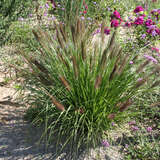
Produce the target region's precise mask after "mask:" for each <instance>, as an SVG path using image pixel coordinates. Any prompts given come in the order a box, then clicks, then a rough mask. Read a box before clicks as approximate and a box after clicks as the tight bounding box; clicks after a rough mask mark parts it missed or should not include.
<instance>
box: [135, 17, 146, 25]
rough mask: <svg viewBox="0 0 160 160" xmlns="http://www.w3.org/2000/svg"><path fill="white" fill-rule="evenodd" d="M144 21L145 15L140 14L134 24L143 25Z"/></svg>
mask: <svg viewBox="0 0 160 160" xmlns="http://www.w3.org/2000/svg"><path fill="white" fill-rule="evenodd" d="M143 22H144V17H143V16H139V17H138V18H136V20H135V21H134V24H136V25H142V24H143Z"/></svg>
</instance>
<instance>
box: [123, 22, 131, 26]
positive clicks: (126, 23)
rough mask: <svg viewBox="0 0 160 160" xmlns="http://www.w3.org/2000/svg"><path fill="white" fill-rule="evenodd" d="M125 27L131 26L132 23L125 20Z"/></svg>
mask: <svg viewBox="0 0 160 160" xmlns="http://www.w3.org/2000/svg"><path fill="white" fill-rule="evenodd" d="M124 25H125V26H126V27H131V26H132V24H131V23H130V22H125V24H124Z"/></svg>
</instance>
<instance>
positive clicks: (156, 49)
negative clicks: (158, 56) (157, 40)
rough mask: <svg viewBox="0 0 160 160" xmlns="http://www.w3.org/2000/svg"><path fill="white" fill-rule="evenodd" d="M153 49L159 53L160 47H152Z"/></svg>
mask: <svg viewBox="0 0 160 160" xmlns="http://www.w3.org/2000/svg"><path fill="white" fill-rule="evenodd" d="M151 49H152V51H155V52H157V53H159V49H158V48H155V47H152V48H151Z"/></svg>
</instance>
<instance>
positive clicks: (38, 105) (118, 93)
mask: <svg viewBox="0 0 160 160" xmlns="http://www.w3.org/2000/svg"><path fill="white" fill-rule="evenodd" d="M103 25H104V24H103ZM103 25H102V28H103V27H104V26H103ZM55 30H56V39H55V38H53V37H54V36H53V34H54V33H53V32H52V31H47V32H46V31H44V30H42V29H41V28H38V29H34V30H33V34H34V36H35V39H36V41H37V42H38V44H36V45H35V43H32V45H33V53H32V54H29V53H25V52H24V51H22V50H21V51H20V54H21V55H22V57H23V58H24V59H25V62H26V63H27V64H28V68H25V69H21V71H22V74H21V75H23V78H24V81H23V85H24V87H23V88H27V89H28V90H30V93H29V95H28V97H26V99H27V101H28V102H29V104H30V105H31V107H32V108H31V109H29V110H28V112H27V115H26V117H29V119H30V120H33V122H34V123H35V124H41V123H45V124H46V127H45V131H44V134H43V136H45V135H47V140H48V141H47V142H50V141H51V140H53V141H56V144H57V153H60V152H61V151H62V150H63V149H64V148H65V146H66V145H67V144H70V147H68V148H69V149H70V151H71V152H70V153H71V155H72V154H75V155H77V153H78V152H79V149H80V148H81V147H82V146H87V148H88V147H90V146H92V147H95V146H97V145H98V144H100V143H101V142H102V135H103V132H105V131H106V130H109V128H110V126H111V124H112V123H113V122H116V123H121V122H122V121H123V120H124V119H125V118H126V117H127V116H128V115H131V114H130V113H128V110H127V109H128V108H129V107H131V105H132V104H133V103H134V101H133V99H135V97H136V96H137V95H138V94H139V93H140V92H141V91H144V90H145V89H146V90H147V89H150V87H151V86H150V85H149V84H148V81H149V80H150V79H151V75H153V76H154V74H159V69H158V64H154V63H153V64H152V62H150V63H149V62H148V61H149V60H147V62H145V65H140V67H139V65H134V64H135V63H136V60H137V57H133V55H132V53H124V52H123V50H122V48H121V47H120V46H119V44H118V42H117V38H116V34H117V31H116V30H115V31H114V32H113V34H112V35H111V37H110V40H109V41H108V42H107V43H106V47H105V49H104V50H102V49H101V47H98V46H96V45H95V46H92V47H91V40H92V36H93V32H94V30H95V28H94V27H93V26H88V25H86V24H85V21H84V20H81V19H80V18H79V17H77V18H76V20H75V21H74V23H70V25H65V24H62V23H59V24H55ZM101 35H102V43H105V42H104V41H103V37H104V36H106V35H105V33H103V32H101ZM107 36H108V35H107ZM34 45H35V46H36V48H34ZM130 61H132V62H133V64H130ZM147 65H154V68H155V69H154V70H153V71H152V72H151V73H149V74H147V73H144V68H145V67H146V66H147ZM137 66H138V68H137ZM136 68H137V69H136ZM139 78H141V80H138V79H139ZM145 84H147V85H145ZM61 144H62V147H61V148H59V146H60V145H61ZM75 159H76V158H75Z"/></svg>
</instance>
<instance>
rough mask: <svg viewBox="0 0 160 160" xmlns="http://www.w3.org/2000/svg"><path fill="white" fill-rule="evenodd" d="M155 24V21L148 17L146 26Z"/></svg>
mask: <svg viewBox="0 0 160 160" xmlns="http://www.w3.org/2000/svg"><path fill="white" fill-rule="evenodd" d="M153 24H154V22H153V21H152V19H147V20H146V22H145V25H146V26H151V25H153Z"/></svg>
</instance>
